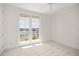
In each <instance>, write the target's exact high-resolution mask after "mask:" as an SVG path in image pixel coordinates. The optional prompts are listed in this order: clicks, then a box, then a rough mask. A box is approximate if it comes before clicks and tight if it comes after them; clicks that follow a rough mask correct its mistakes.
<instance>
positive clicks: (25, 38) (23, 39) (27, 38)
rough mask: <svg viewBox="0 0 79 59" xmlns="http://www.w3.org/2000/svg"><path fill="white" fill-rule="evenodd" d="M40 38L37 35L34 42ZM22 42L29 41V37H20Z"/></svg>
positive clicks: (33, 37)
mask: <svg viewBox="0 0 79 59" xmlns="http://www.w3.org/2000/svg"><path fill="white" fill-rule="evenodd" d="M38 38H39V36H35V35H33V36H32V40H37V39H38ZM20 40H21V41H27V40H29V37H28V36H20Z"/></svg>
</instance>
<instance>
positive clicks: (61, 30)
mask: <svg viewBox="0 0 79 59" xmlns="http://www.w3.org/2000/svg"><path fill="white" fill-rule="evenodd" d="M52 40H54V41H57V42H59V43H62V44H64V45H67V46H70V47H73V48H76V49H79V5H74V6H72V7H69V8H65V9H62V10H59V11H57V12H55V13H54V14H53V15H52Z"/></svg>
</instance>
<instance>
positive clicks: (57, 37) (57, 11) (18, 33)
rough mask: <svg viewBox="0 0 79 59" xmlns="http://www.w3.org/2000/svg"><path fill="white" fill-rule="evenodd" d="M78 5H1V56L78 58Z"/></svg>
mask: <svg viewBox="0 0 79 59" xmlns="http://www.w3.org/2000/svg"><path fill="white" fill-rule="evenodd" d="M78 19H79V4H78V3H0V55H1V56H78V55H79V23H78V22H79V20H78Z"/></svg>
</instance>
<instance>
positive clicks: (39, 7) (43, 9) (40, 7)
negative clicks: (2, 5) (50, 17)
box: [11, 3, 74, 14]
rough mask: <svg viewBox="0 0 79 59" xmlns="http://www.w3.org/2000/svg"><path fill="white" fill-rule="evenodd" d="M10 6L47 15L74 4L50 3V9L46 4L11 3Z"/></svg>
mask: <svg viewBox="0 0 79 59" xmlns="http://www.w3.org/2000/svg"><path fill="white" fill-rule="evenodd" d="M11 5H14V6H17V7H20V8H23V9H27V10H32V11H35V12H39V13H46V14H47V13H53V12H55V11H57V10H59V9H63V8H66V7H69V6H72V5H74V4H73V3H72V4H71V3H52V8H51V9H50V6H49V4H48V3H12V4H11ZM51 10H52V11H51Z"/></svg>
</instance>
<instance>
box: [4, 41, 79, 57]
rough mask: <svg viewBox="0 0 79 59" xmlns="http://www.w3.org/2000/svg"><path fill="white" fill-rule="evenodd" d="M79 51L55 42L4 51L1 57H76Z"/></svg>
mask: <svg viewBox="0 0 79 59" xmlns="http://www.w3.org/2000/svg"><path fill="white" fill-rule="evenodd" d="M78 55H79V50H76V49H73V48H70V47H67V46H64V45H61V44H59V43H56V42H46V43H40V44H35V45H30V46H27V47H26V46H24V47H19V48H15V49H12V50H10V51H5V52H4V53H3V56H78Z"/></svg>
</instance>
